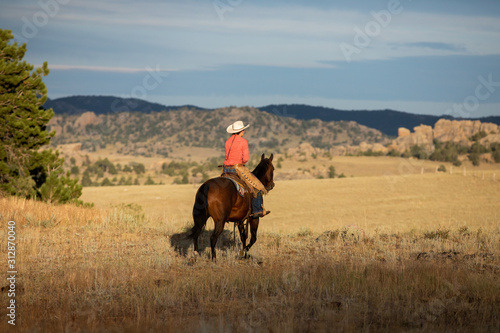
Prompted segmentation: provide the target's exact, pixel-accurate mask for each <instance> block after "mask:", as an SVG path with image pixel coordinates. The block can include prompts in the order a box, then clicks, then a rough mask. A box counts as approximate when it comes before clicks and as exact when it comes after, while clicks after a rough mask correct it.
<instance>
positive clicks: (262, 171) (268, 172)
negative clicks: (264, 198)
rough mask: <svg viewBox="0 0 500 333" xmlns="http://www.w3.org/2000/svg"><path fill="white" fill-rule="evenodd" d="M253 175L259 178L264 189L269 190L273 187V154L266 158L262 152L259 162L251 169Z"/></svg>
mask: <svg viewBox="0 0 500 333" xmlns="http://www.w3.org/2000/svg"><path fill="white" fill-rule="evenodd" d="M253 174H254V175H255V177H257V178H259V180H260V182H261V183H262V185H264V187H265V188H266V190H267V191H268V192H269V191H271V190H272V189H273V188H274V165H273V154H271V156H269V158H266V157H265V155H264V154H262V156H261V158H260V162H259V164H258V165H257V166H256V167H255V169H254V170H253Z"/></svg>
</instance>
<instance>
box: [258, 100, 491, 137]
mask: <svg viewBox="0 0 500 333" xmlns="http://www.w3.org/2000/svg"><path fill="white" fill-rule="evenodd" d="M259 109H260V110H263V111H266V112H269V113H273V114H277V115H282V116H284V117H291V118H296V119H321V120H323V121H340V120H344V121H355V122H357V123H358V124H361V125H365V126H367V127H370V128H375V129H377V130H379V131H381V132H382V133H384V134H387V135H391V136H397V134H398V128H399V127H405V128H408V129H410V130H411V129H413V128H414V127H416V126H420V125H429V126H434V124H435V123H436V122H437V121H438V120H439V119H450V120H451V119H456V120H463V118H460V119H458V118H453V117H451V116H439V117H438V116H432V115H421V114H413V113H407V112H401V111H394V110H377V111H368V110H362V111H342V110H337V109H332V108H325V107H321V106H310V105H301V104H291V105H290V104H279V105H274V104H273V105H267V106H263V107H260V108H259ZM470 120H480V121H481V122H483V123H484V122H489V123H494V124H497V125H500V117H493V116H491V117H485V118H471V119H470Z"/></svg>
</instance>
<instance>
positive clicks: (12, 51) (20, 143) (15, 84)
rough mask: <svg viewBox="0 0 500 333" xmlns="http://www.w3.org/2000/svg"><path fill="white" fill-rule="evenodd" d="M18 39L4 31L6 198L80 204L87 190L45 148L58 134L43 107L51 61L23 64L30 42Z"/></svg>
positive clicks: (1, 155) (1, 77)
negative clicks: (48, 65) (39, 65)
mask: <svg viewBox="0 0 500 333" xmlns="http://www.w3.org/2000/svg"><path fill="white" fill-rule="evenodd" d="M12 39H13V35H12V32H11V31H10V30H1V29H0V195H17V196H22V197H27V198H40V199H42V200H45V201H49V202H59V203H64V202H70V201H76V200H77V199H78V198H79V197H80V195H81V189H82V188H81V186H80V185H78V184H77V180H72V179H70V178H69V175H68V174H64V171H63V168H62V163H63V159H61V158H59V155H58V153H57V152H53V151H52V150H51V149H45V150H41V149H40V148H42V147H43V146H45V145H47V144H48V143H49V142H50V139H51V138H52V137H53V136H54V134H55V132H50V133H49V132H48V131H47V129H46V127H47V123H48V122H49V120H50V119H51V118H52V116H53V115H54V112H53V111H52V109H49V110H45V109H44V108H43V107H42V106H43V104H44V103H45V101H46V100H47V88H46V87H45V84H44V83H43V82H42V77H44V76H47V75H48V74H49V69H48V67H47V62H45V63H44V64H43V66H42V67H40V68H37V69H36V70H34V66H33V65H31V64H28V63H27V62H26V61H24V60H23V58H24V54H25V53H26V44H23V45H21V46H19V45H18V44H17V43H11V40H12Z"/></svg>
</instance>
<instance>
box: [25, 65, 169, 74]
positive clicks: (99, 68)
mask: <svg viewBox="0 0 500 333" xmlns="http://www.w3.org/2000/svg"><path fill="white" fill-rule="evenodd" d="M35 67H42V65H40V64H38V65H35ZM48 67H49V69H56V70H87V71H95V72H110V73H142V72H150V71H158V69H153V68H131V67H106V66H85V65H60V64H54V65H49V66H48ZM161 71H162V72H172V71H175V69H167V70H163V69H162V70H161Z"/></svg>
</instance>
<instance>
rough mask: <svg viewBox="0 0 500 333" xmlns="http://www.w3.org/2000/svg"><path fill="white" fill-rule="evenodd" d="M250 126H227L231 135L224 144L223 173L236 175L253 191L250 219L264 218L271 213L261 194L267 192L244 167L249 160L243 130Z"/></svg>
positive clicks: (236, 123)
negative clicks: (266, 207)
mask: <svg viewBox="0 0 500 333" xmlns="http://www.w3.org/2000/svg"><path fill="white" fill-rule="evenodd" d="M249 126H250V124H248V125H246V126H245V125H244V124H243V122H242V121H240V120H238V121H236V122H234V123H233V124H231V125H229V126H228V127H227V129H226V131H227V132H228V133H230V134H231V136H230V137H229V139H227V141H226V144H225V150H226V159H225V160H224V165H223V173H236V174H237V175H238V176H240V178H241V179H242V180H243V181H244V182H245V183H246V184H247V185H248V186H249V187H250V189H252V190H253V193H254V195H253V197H252V210H251V215H250V216H251V217H252V218H257V217H264V216H266V215H268V214H269V213H271V211H268V210H266V209H265V208H264V206H263V203H264V199H263V198H262V194H267V191H266V189H265V187H264V185H262V183H261V182H260V180H259V179H258V178H257V177H255V176H254V175H253V174H252V173H251V172H250V170H248V168H247V167H246V166H245V163H246V162H248V159H249V151H248V141H247V140H246V139H244V138H243V135H244V134H245V129H246V128H248V127H249Z"/></svg>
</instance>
